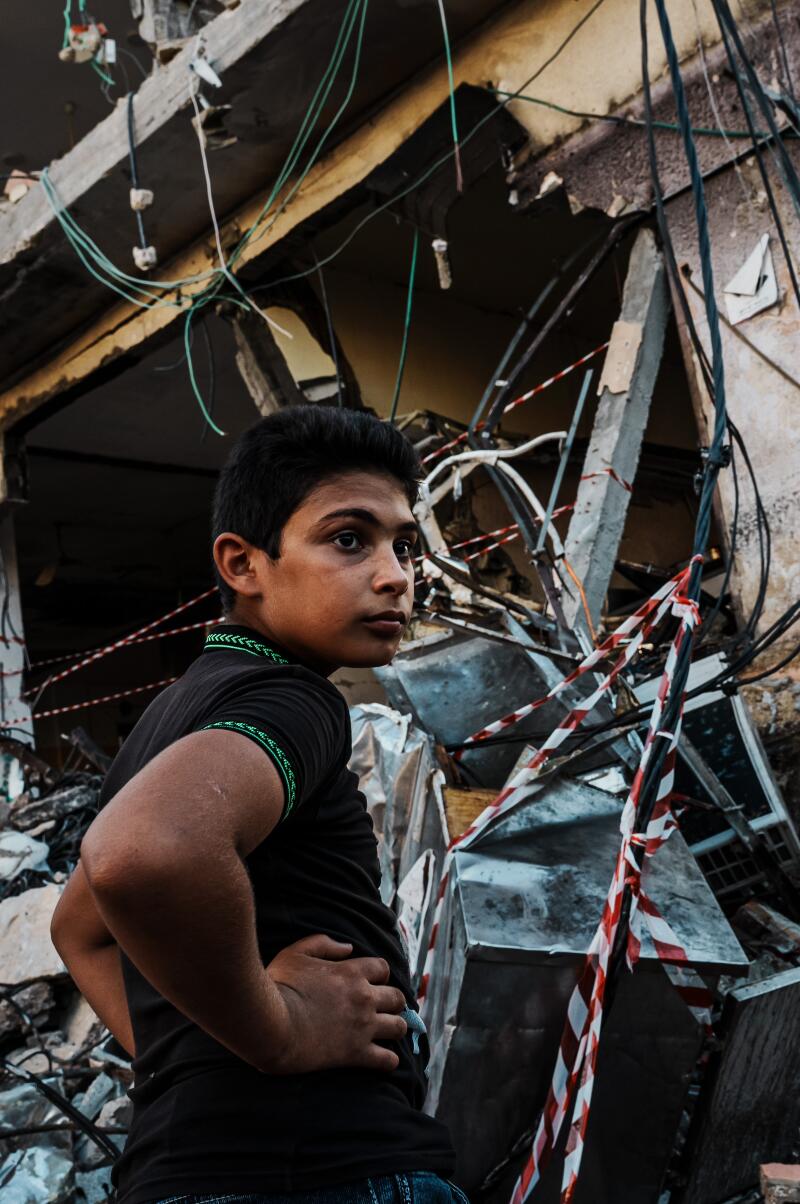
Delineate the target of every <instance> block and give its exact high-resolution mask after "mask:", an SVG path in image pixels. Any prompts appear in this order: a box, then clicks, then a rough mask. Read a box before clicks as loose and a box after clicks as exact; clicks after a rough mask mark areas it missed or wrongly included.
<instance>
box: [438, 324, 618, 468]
mask: <svg viewBox="0 0 800 1204" xmlns="http://www.w3.org/2000/svg"><path fill="white" fill-rule="evenodd" d="M607 347H608V343H602V344H601V345H600V346H599V347H595V349H594V351H590V352H589V353H588V355H582V356H581V358H580V359H579V360H576V361H575V363H574V364H570V365H569V367H567V368H562V369H561V371H560V372H556V374H555V376H549V377H548V378H547V380H543V381H542V382H541V384H538V385H535V386H534V387H533V388H532V389H528V391H527V393H522V394H521V395H520V396H519V397H515V398H514V400H513V401H509V403H508V405H505V406H503V413H504V414H507V413H508V411H509V410H513V409H515V408H516V406H521V405H522V404H523V402H525V401H530V399H531V398H532V397H535V396H536V394H537V393H542V392H544V390H545V389H549V388H550V386H551V385H554V384H555V383H556V381H559V380H563V379H564V377H565V376H569V374H570V372H574V371H575V369H576V368H580V367H581V366H582V365H583V364H587V363H588V362H589V360H591V359H594V357H595V356H596V355H599V354H600V352H601V351H605V350H606V348H607ZM485 425H486V423H485V422H479V423H478V424H477V426H476V427H475V430H476V431H482V430H483V428H484V427H485ZM466 438H467V432H466V431H463V432H462V434H460V435H459V436H458V437H457V438H456V439H451V440H450V442H449V443H445V445H444V446H443V447H437V449H436V451H432V452H429V453H428V455H427V456H424V457H423V459H422V463H423V464H428V463H429V462H430V461H431V460H437V459H438V458H439V456H443V455H444V454H445V452H449V451H450V450H451V449H452V448H454V447H458V446H459V444H461V443H464V442H465V440H466Z"/></svg>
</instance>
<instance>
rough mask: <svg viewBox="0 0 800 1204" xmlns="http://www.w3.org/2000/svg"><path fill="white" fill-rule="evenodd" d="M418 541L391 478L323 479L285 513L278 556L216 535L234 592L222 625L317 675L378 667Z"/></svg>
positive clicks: (392, 637) (398, 621)
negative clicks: (255, 637)
mask: <svg viewBox="0 0 800 1204" xmlns="http://www.w3.org/2000/svg"><path fill="white" fill-rule="evenodd" d="M417 538H418V536H417V526H416V523H415V522H414V517H413V515H412V513H411V510H410V508H409V505H408V500H407V498H406V496H405V493H404V492H403V490H402V488H401V486H400V484H399V483H398V482H397V481H396V480H395V479H394V478H393V477H390V476H387V475H384V474H383V473H371V472H355V471H349V472H346V473H343V474H342V475H341V476H340V477H333V478H330V479H328V480H326V481H324V482H323V483H322V484H320V485H318V486H317V488H316V489H314V490H313V492H312V493H311V494H309V496H308V497H307V498H306V499H305V501H304V502H302V503H301V505H300V506H299V507H298V508H297V510H295V512H294V513H293V514H292V515H291V517H290V519H289V521H288V522H287V524H286V526H285V527H284V529H283V535H282V537H281V546H280V556H279V558H278V559H277V560H270V558H269V557H268V556H267V554H266V553H265V552H262V551H261V550H259V549H257V548H253V547H252V545H250V544H247V543H245V542H244V541H243V540H240V539H239V538H238V537H237V536H230V535H221V536H219V538H218V539H217V541H216V543H215V557H216V559H217V564H218V566H219V567H220V571H221V572H222V573H223V576H224V577H225V578H226V579H227V580H228V581H229V583H230V585H231V586H232V587H233V588H234V589H235V590H236V592H237V601H236V606H235V607H234V609H233V610H232V611H231V614H230V621H231V622H241V623H244V624H246V625H248V626H251V627H254V628H256V629H257V630H259V631H261V632H262V634H264V635H265V636H267V637H268V638H269V637H271V638H272V639H274V640H275V641H276V643H278V644H281V645H282V646H283V647H284V648H286V650H287V651H289V652H292V653H294V654H295V655H296V656H297V658H298V659H299V660H302V661H303V662H304V663H305V664H307V665H310V666H311V667H313V668H315V669H317V670H318V671H319V672H322V673H331V672H333V670H334V669H336V668H339V667H340V666H342V665H349V666H352V667H357V666H371V665H385V664H386V663H387V662H388V661H390V660H391V659H392V657H393V656H394V654H395V652H396V651H397V647H398V644H399V643H400V638H401V636H402V634H403V631H404V629H405V627H406V624H407V623H408V619H409V616H410V614H411V607H412V605H413V601H414V564H413V557H414V555H415V548H416V543H417Z"/></svg>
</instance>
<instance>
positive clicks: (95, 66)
mask: <svg viewBox="0 0 800 1204" xmlns="http://www.w3.org/2000/svg"><path fill="white" fill-rule="evenodd" d="M92 70H93V71H94V72H95V73H96V74H97V75H99V76H100V78H101V80H102V81H103V83H104V84H109V86H113V85H114V84H115V83H116V80H115V79H114V77H113V75H109V74H108V72H107V71H104V70H103V68H102V67H101V66H100V64H99V63H98V61H97V59H92Z"/></svg>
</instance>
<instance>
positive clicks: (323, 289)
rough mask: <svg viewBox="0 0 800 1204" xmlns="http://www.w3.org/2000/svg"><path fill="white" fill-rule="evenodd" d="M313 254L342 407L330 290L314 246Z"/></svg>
mask: <svg viewBox="0 0 800 1204" xmlns="http://www.w3.org/2000/svg"><path fill="white" fill-rule="evenodd" d="M311 252H312V254H313V256H314V263H315V264H316V268H317V279H318V280H319V290H320V293H321V294H322V306H323V309H324V310H325V323H326V325H327V327H328V342H329V343H330V349H331V359H332V360H333V367H334V371H335V372H336V397H337V399H338V402H339V405H340V406H342V405H344V401H343V399H342V373H341V369H340V368H339V348H338V347H337V344H336V334H335V332H334V329H333V315H332V314H331V307H330V303H329V301H328V290H327V288H326V287H325V276H324V274H323V271H322V264H321V263H320V261H319V259H318V258H317V252H316V249H315V247H314V246H313V244H312V247H311Z"/></svg>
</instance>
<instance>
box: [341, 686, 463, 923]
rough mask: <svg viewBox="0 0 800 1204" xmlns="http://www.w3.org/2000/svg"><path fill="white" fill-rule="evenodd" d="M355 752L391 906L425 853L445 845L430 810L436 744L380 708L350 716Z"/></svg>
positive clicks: (355, 710)
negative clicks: (411, 869)
mask: <svg viewBox="0 0 800 1204" xmlns="http://www.w3.org/2000/svg"><path fill="white" fill-rule="evenodd" d="M350 718H351V724H352V729H353V751H352V754H351V757H350V768H351V770H352V771H353V772H354V773H356V774H357V775H358V779H359V786H360V788H361V790H363V792H364V795H365V796H366V800H367V809H368V811H369V813H370V815H371V816H372V822H373V824H374V826H375V834H376V836H377V837H378V844H379V856H380V863H381V893H382V895H383V899H384V902H386V903H388V904H391V903H392V902H393V900H394V897H395V893H396V891H397V887H398V885H399V883H400V882H401V881H402V880H403V878H404V877H405V876H406V874H407V872H408V870H409V869H410V868H411V866H412V865H413V864H414V862H415V861H416V860H417V859H418V857H419V855H420V852H422V851H423V850H424V849H426V848H430V847H433V848H434V849H435V848H437V846H441V844H442V835H441V832H440V833H439V835H438V838H437V836H436V833H435V832H434V831H432V829H431V824H430V808H429V807H428V806H427V800H428V794H429V792H430V790H431V785H432V779H433V776H434V774H435V773H436V772H437V768H436V760H435V756H434V750H433V741H432V739H431V737H430V736H428V735H427V734H426V733H425V732H422V731H420V730H419V728H417V727H415V726H414V725H413V723H412V721H411V717H410V716H409V715H401V714H400V713H399V711H395V710H392V708H391V707H387V706H383V705H382V704H381V703H364V704H362V705H361V706H356V707H352V708H351V711H350Z"/></svg>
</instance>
